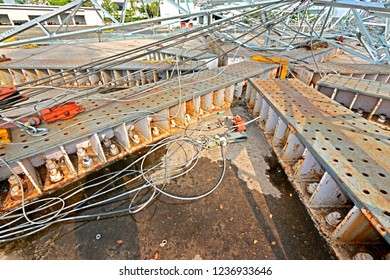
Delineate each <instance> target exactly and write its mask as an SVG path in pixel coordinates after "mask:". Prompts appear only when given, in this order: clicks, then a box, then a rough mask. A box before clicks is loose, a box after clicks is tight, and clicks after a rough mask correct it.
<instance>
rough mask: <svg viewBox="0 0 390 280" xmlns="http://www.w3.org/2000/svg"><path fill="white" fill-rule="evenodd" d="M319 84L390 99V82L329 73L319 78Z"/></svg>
mask: <svg viewBox="0 0 390 280" xmlns="http://www.w3.org/2000/svg"><path fill="white" fill-rule="evenodd" d="M317 85H318V86H325V87H330V88H336V89H339V90H344V91H349V92H353V93H358V94H362V95H369V96H374V97H377V98H382V99H390V84H386V83H381V82H376V81H369V80H362V79H358V78H351V77H345V76H338V75H332V74H329V75H326V76H325V77H324V78H322V79H321V80H319V81H318V82H317Z"/></svg>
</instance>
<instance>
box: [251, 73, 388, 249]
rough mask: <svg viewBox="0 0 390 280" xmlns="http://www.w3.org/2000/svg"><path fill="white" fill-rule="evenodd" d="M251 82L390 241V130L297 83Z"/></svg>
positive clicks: (282, 80)
mask: <svg viewBox="0 0 390 280" xmlns="http://www.w3.org/2000/svg"><path fill="white" fill-rule="evenodd" d="M250 83H252V85H253V87H254V88H255V89H256V90H257V91H258V92H259V94H260V95H261V96H262V98H263V101H266V103H267V104H269V110H268V112H270V111H271V109H272V111H273V112H276V113H277V115H278V116H279V117H280V119H282V120H283V121H284V123H285V124H286V125H288V126H289V128H290V131H291V133H290V136H289V138H291V137H292V135H294V137H293V138H294V139H290V140H291V141H294V143H295V142H296V143H297V145H298V144H303V145H304V146H305V148H306V149H307V150H308V151H309V152H310V154H311V155H313V157H314V158H315V159H316V161H317V162H318V163H319V164H320V165H321V166H322V167H323V168H324V169H325V171H326V172H327V173H328V174H329V175H331V176H332V178H333V179H334V180H335V181H336V182H337V184H338V185H339V186H340V188H341V189H342V191H343V193H345V194H346V195H347V196H348V197H349V199H351V200H352V202H353V203H354V204H355V206H357V207H358V208H359V209H360V210H362V209H365V210H364V211H362V213H363V214H364V215H365V216H366V218H367V219H368V220H369V221H370V223H371V224H372V225H373V226H374V227H375V228H376V230H377V231H378V232H379V233H380V234H381V235H382V236H383V237H384V238H385V240H386V241H387V242H388V243H390V198H389V193H390V185H389V184H388V182H389V178H390V145H389V144H390V134H389V132H387V131H385V130H383V129H381V128H378V127H377V126H375V125H373V124H371V123H370V122H368V121H367V120H365V119H364V118H361V117H360V116H359V115H357V114H355V113H353V112H352V111H350V110H348V109H347V108H345V107H343V106H341V105H340V104H338V103H337V102H335V101H333V100H331V99H330V98H328V97H326V96H324V95H323V94H321V93H320V92H318V91H317V90H315V89H313V88H311V87H309V86H307V85H305V84H304V83H302V82H300V81H299V80H297V79H270V80H254V79H251V80H250ZM268 114H269V113H268ZM296 139H298V140H299V142H298V141H296ZM289 142H290V141H289V140H287V143H289ZM287 146H289V145H287ZM287 148H288V147H287ZM282 156H283V154H282Z"/></svg>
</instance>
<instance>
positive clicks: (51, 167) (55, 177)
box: [46, 159, 64, 183]
mask: <svg viewBox="0 0 390 280" xmlns="http://www.w3.org/2000/svg"><path fill="white" fill-rule="evenodd" d="M46 168H47V170H48V171H49V180H50V182H52V183H57V182H59V181H61V180H62V179H63V178H64V174H62V172H61V171H60V170H59V166H58V164H57V163H56V162H55V161H54V160H51V159H48V160H47V161H46Z"/></svg>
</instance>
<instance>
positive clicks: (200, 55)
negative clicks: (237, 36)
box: [148, 48, 217, 60]
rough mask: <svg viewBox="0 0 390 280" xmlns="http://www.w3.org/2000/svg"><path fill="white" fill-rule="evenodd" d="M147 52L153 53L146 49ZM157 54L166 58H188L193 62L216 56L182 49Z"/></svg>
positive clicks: (170, 49)
mask: <svg viewBox="0 0 390 280" xmlns="http://www.w3.org/2000/svg"><path fill="white" fill-rule="evenodd" d="M148 51H151V52H152V51H154V50H153V49H148ZM158 52H159V53H163V54H166V55H167V56H173V57H175V56H179V57H183V58H189V59H193V60H200V59H213V58H216V57H217V55H215V54H213V53H204V52H203V51H200V50H190V49H182V48H168V49H163V50H159V51H158Z"/></svg>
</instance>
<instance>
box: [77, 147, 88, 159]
mask: <svg viewBox="0 0 390 280" xmlns="http://www.w3.org/2000/svg"><path fill="white" fill-rule="evenodd" d="M86 155H87V153H86V151H85V149H84V148H81V147H80V148H77V156H78V157H80V158H82V157H85V156H86Z"/></svg>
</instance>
